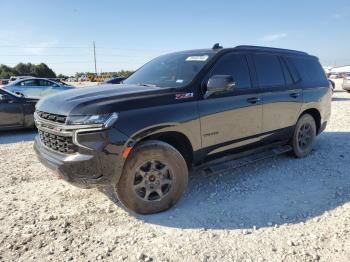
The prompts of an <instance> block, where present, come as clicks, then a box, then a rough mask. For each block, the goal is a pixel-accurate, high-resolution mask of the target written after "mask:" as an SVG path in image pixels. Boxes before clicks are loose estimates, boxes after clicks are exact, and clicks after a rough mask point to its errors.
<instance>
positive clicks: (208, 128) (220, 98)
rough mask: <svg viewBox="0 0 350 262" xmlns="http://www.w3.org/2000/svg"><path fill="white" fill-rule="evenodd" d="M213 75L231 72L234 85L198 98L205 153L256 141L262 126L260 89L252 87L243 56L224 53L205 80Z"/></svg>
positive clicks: (218, 151) (217, 151)
mask: <svg viewBox="0 0 350 262" xmlns="http://www.w3.org/2000/svg"><path fill="white" fill-rule="evenodd" d="M214 75H231V76H232V77H233V79H234V81H235V89H234V90H233V91H232V92H229V93H223V94H214V95H212V96H210V97H208V98H207V99H203V100H200V101H199V112H200V123H201V135H202V147H203V150H204V156H205V155H214V154H216V153H220V152H222V151H226V150H230V149H235V148H238V147H241V146H245V145H248V144H251V143H254V142H257V141H259V135H260V133H261V128H262V105H261V96H260V94H259V90H258V89H256V88H253V87H252V81H251V75H250V70H249V66H248V62H247V58H246V56H245V55H244V54H237V53H229V54H226V55H224V56H223V57H221V58H220V59H219V60H218V61H217V62H216V64H215V65H214V67H213V69H212V70H211V72H210V73H209V74H208V76H207V77H206V78H205V79H204V83H206V82H207V80H208V79H209V77H211V76H214Z"/></svg>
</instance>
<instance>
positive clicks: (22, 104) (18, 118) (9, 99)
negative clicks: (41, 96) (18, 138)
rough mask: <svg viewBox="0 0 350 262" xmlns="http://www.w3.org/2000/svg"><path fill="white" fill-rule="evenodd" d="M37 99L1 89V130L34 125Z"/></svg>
mask: <svg viewBox="0 0 350 262" xmlns="http://www.w3.org/2000/svg"><path fill="white" fill-rule="evenodd" d="M37 101H38V99H33V98H26V97H20V96H17V95H15V94H12V93H10V92H8V91H6V90H3V89H0V130H7V129H19V128H32V127H34V116H33V114H34V111H35V104H36V102H37Z"/></svg>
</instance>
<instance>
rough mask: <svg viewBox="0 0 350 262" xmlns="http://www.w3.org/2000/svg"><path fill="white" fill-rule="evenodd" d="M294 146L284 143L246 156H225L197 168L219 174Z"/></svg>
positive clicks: (288, 150) (285, 151) (280, 152)
mask: <svg viewBox="0 0 350 262" xmlns="http://www.w3.org/2000/svg"><path fill="white" fill-rule="evenodd" d="M291 150H292V147H291V146H290V145H283V146H278V147H274V148H269V149H266V150H264V151H259V152H258V153H249V152H246V154H245V156H242V155H231V156H225V157H223V158H220V159H217V160H213V161H210V162H207V163H204V164H202V165H200V166H198V167H197V168H196V169H195V170H198V169H201V170H204V171H205V172H208V173H212V174H217V173H221V172H224V171H227V170H230V169H235V168H238V167H242V166H245V165H248V164H251V163H254V162H257V161H260V160H264V159H267V158H271V157H275V156H277V155H280V154H284V153H287V152H290V151H291Z"/></svg>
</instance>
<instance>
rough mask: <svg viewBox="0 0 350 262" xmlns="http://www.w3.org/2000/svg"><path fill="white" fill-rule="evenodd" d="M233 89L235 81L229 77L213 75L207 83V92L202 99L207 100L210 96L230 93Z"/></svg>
mask: <svg viewBox="0 0 350 262" xmlns="http://www.w3.org/2000/svg"><path fill="white" fill-rule="evenodd" d="M234 87H235V81H234V80H233V78H232V76H230V75H214V76H212V77H210V78H209V80H208V83H207V91H206V93H205V94H204V98H208V97H209V96H211V95H212V94H215V93H222V92H230V91H233V90H234Z"/></svg>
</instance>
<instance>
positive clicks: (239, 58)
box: [211, 54, 250, 88]
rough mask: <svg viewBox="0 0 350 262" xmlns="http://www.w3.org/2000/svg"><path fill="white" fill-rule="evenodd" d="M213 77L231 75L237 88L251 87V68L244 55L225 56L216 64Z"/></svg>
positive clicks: (212, 73)
mask: <svg viewBox="0 0 350 262" xmlns="http://www.w3.org/2000/svg"><path fill="white" fill-rule="evenodd" d="M211 75H231V76H232V78H233V79H234V81H235V83H236V88H249V87H250V74H249V68H248V64H247V60H246V58H245V56H244V55H239V54H228V55H225V56H224V57H222V58H221V59H220V60H219V61H218V62H217V63H216V64H215V66H214V69H213V71H212V72H211Z"/></svg>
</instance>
